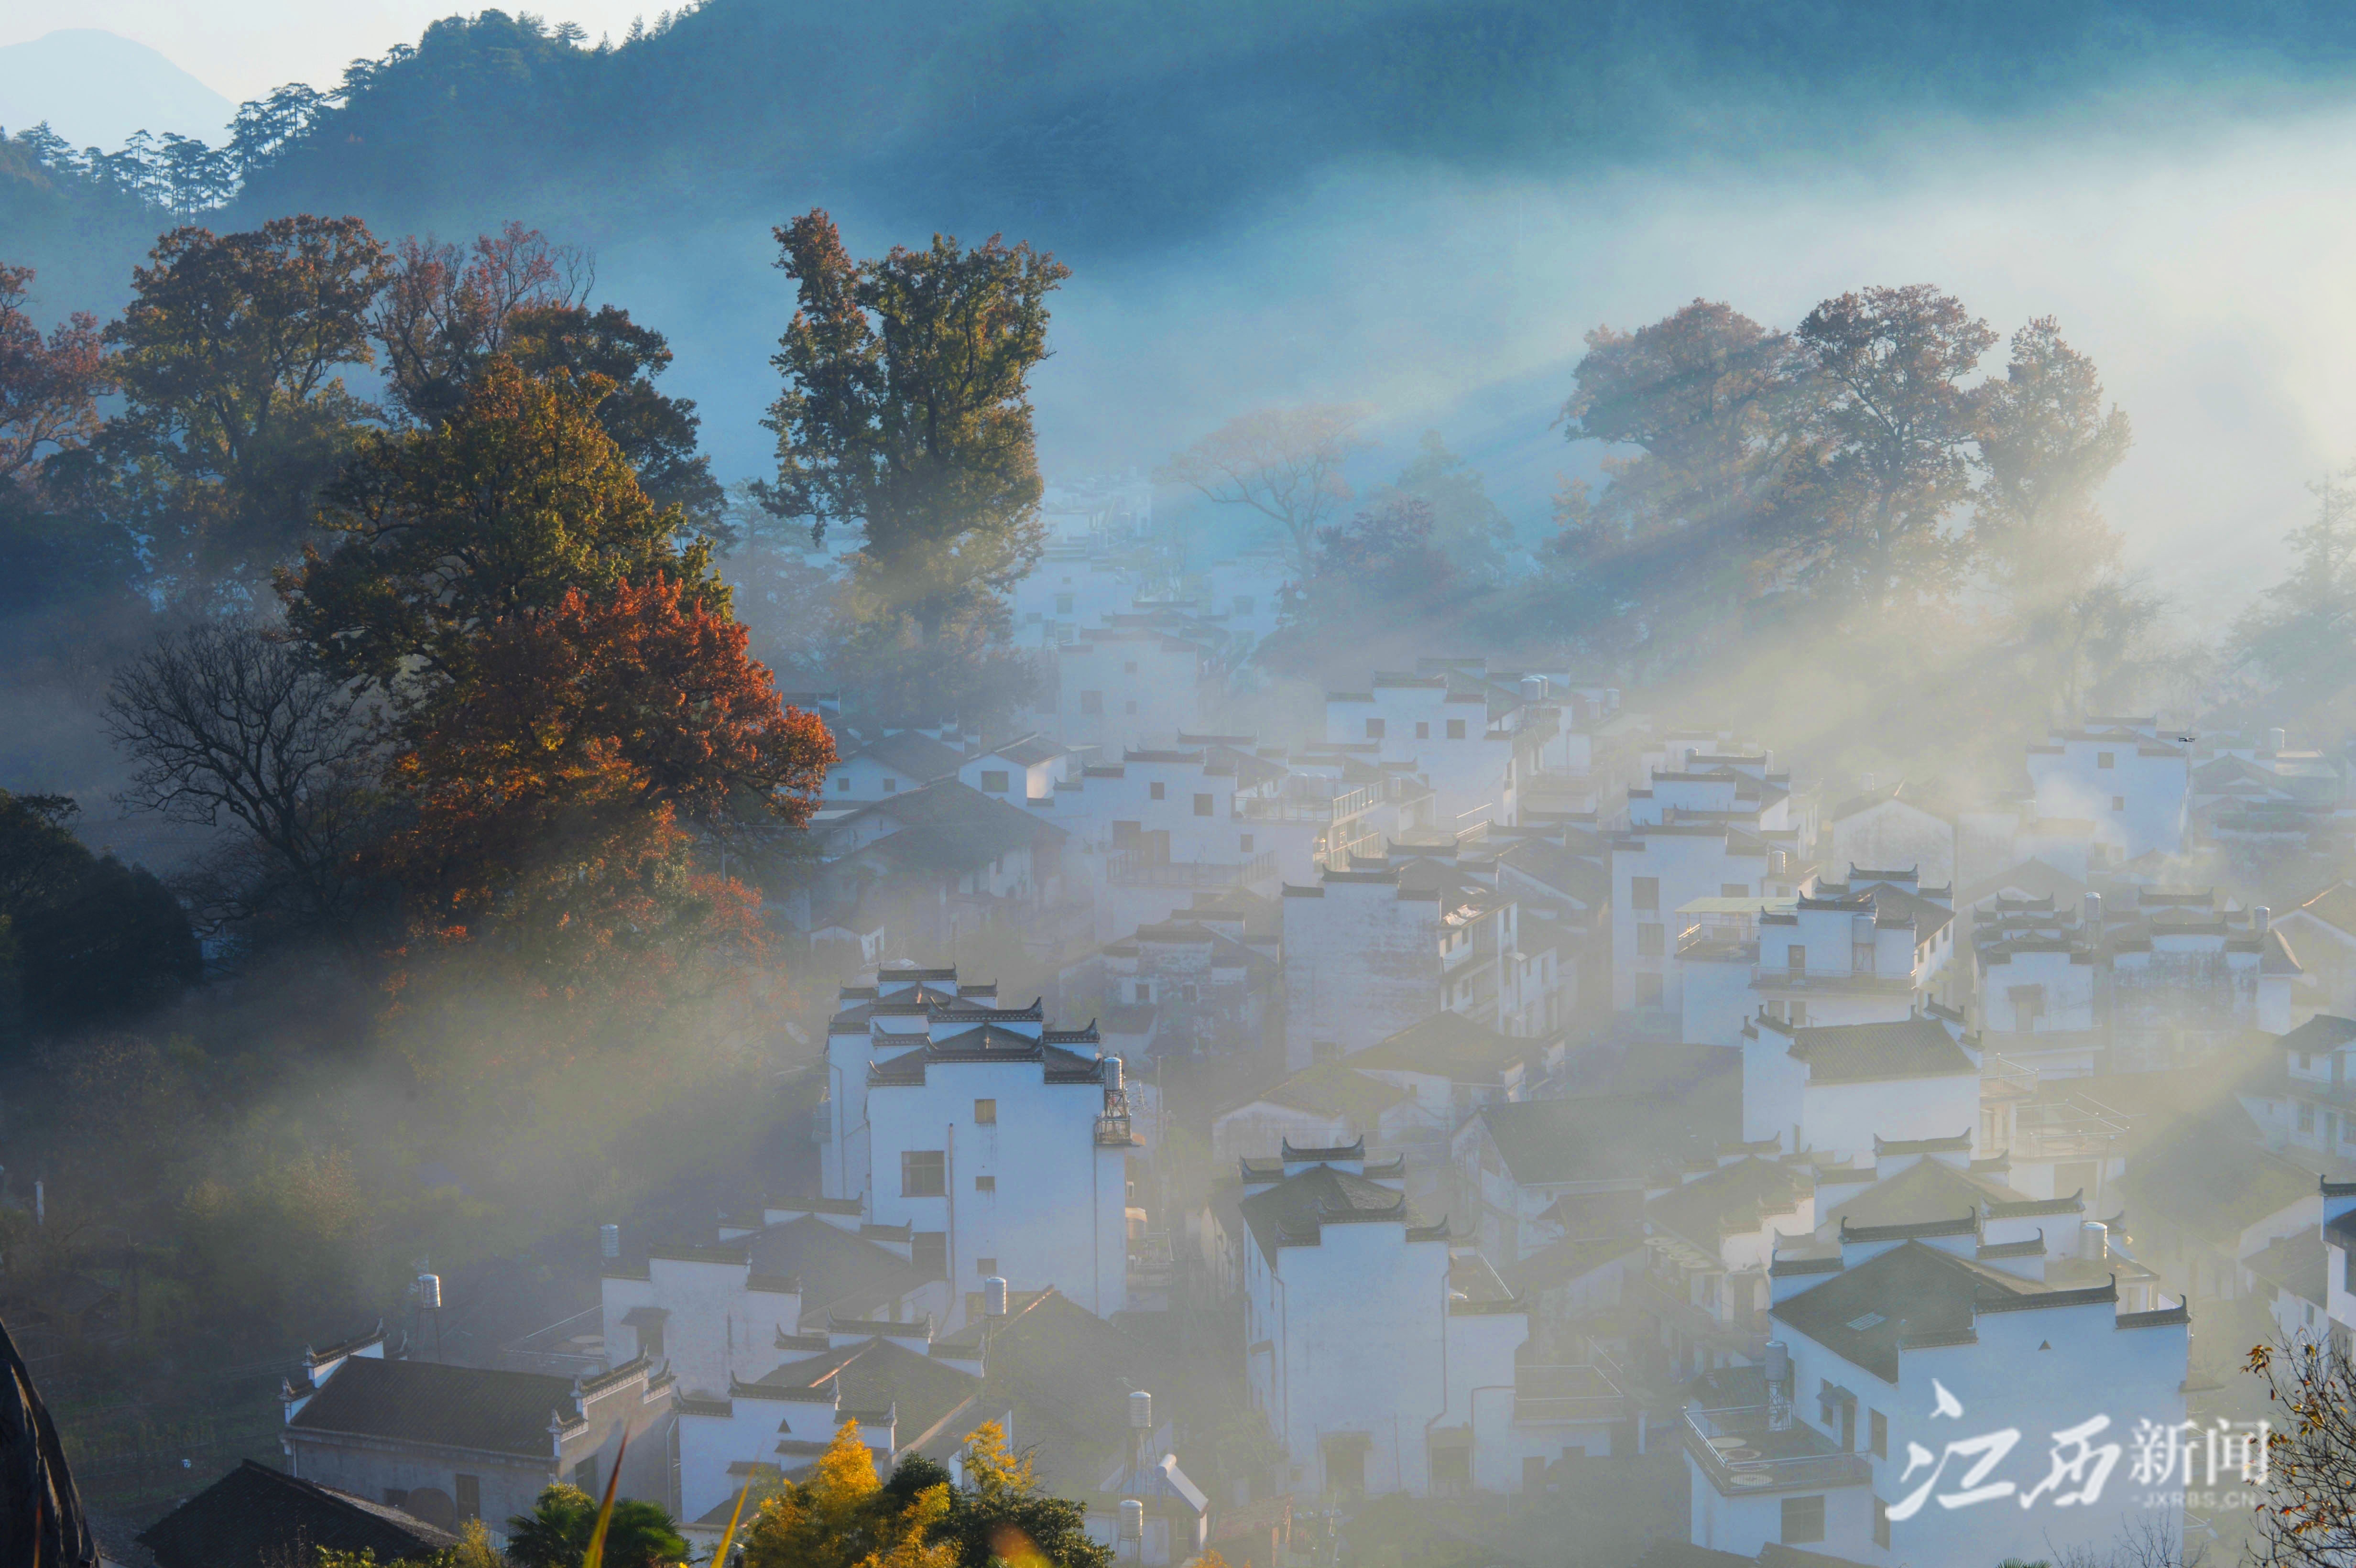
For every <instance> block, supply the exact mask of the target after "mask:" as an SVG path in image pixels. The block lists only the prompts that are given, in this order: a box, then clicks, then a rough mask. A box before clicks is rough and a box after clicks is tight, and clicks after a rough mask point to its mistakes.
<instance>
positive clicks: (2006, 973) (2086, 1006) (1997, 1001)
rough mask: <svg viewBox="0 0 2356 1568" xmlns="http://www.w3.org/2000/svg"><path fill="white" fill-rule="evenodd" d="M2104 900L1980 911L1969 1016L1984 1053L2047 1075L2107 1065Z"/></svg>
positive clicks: (2001, 900)
mask: <svg viewBox="0 0 2356 1568" xmlns="http://www.w3.org/2000/svg"><path fill="white" fill-rule="evenodd" d="M2101 936H2102V901H2101V899H2100V897H2099V896H2098V895H2094V894H2089V895H2087V898H2086V901H2085V904H2084V907H2083V910H2063V909H2057V908H2056V907H2055V905H2054V900H2053V899H2052V898H2051V897H2050V896H2049V897H2044V898H2034V899H2029V898H2013V897H2008V896H2006V895H2003V894H1998V895H1997V896H1995V897H1992V898H1988V899H1986V900H1983V901H1981V902H1980V903H1978V904H1977V905H1976V906H1974V908H1973V910H1972V963H1973V967H1974V971H1975V973H1976V976H1977V983H1976V987H1975V997H1974V1001H1973V1003H1972V1007H1971V1008H1970V1012H1969V1017H1970V1018H1971V1019H1972V1021H1973V1022H1974V1023H1975V1024H1976V1026H1977V1027H1978V1029H1980V1031H1981V1040H1982V1045H1983V1048H1984V1049H1986V1050H1987V1051H1993V1052H1995V1053H1997V1054H1998V1055H2000V1056H2002V1057H2004V1058H2005V1060H2007V1061H2012V1062H2017V1063H2019V1065H2021V1066H2023V1067H2027V1068H2032V1069H2034V1070H2036V1071H2037V1072H2040V1073H2047V1074H2056V1075H2062V1076H2077V1075H2083V1074H2084V1073H2089V1072H2094V1071H2095V1069H2096V1068H2097V1066H2099V1065H2101V1064H2103V1063H2104V1061H2106V1060H2107V1055H2106V1051H2105V1048H2106V1047H2107V1045H2108V1044H2109V1040H2108V1037H2107V1034H2106V1032H2105V1030H2104V1022H2105V1021H2106V1015H2105V1013H2104V1008H2103V1006H2102V997H2101V980H2102V968H2101V964H2100V961H2099V960H2100V955H2099V953H2098V951H2097V944H2098V943H2099V942H2100V940H2101Z"/></svg>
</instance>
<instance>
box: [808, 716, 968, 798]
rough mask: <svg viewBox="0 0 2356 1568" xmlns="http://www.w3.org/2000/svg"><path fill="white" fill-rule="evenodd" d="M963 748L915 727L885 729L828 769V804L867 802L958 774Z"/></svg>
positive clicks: (824, 791) (822, 793) (822, 791)
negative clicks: (875, 738) (883, 732)
mask: <svg viewBox="0 0 2356 1568" xmlns="http://www.w3.org/2000/svg"><path fill="white" fill-rule="evenodd" d="M964 762H965V753H964V752H960V751H959V750H958V749H957V748H956V747H955V746H951V745H948V744H946V743H945V742H943V741H937V740H935V739H934V738H933V737H932V736H930V735H924V734H919V733H917V732H916V731H914V730H903V731H898V732H897V733H894V734H890V735H885V736H883V737H882V738H880V739H878V740H875V741H870V742H869V743H868V744H866V745H864V746H862V747H860V748H859V749H858V750H857V751H855V752H851V754H850V755H849V756H846V757H844V758H842V759H841V761H839V762H837V763H835V764H834V765H833V766H832V767H830V768H828V769H827V770H826V783H825V784H824V785H822V786H821V787H820V790H819V795H820V797H821V798H820V804H821V805H822V806H825V807H833V806H837V805H867V804H869V803H871V802H873V801H879V800H884V799H888V798H889V797H891V796H893V795H898V794H899V793H900V792H901V791H903V790H911V789H922V788H923V787H924V786H925V785H926V784H933V783H936V782H937V781H939V780H941V779H946V778H953V777H955V776H957V773H958V769H959V767H961V766H962V765H963V763H964Z"/></svg>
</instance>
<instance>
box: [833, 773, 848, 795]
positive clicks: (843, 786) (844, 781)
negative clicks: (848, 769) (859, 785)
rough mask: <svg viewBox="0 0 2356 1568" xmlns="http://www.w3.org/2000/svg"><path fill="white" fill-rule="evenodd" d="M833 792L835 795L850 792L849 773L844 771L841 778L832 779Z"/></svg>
mask: <svg viewBox="0 0 2356 1568" xmlns="http://www.w3.org/2000/svg"><path fill="white" fill-rule="evenodd" d="M834 793H835V794H837V795H849V794H850V793H851V775H850V774H849V773H845V774H843V775H842V776H841V778H838V779H836V780H835V781H834Z"/></svg>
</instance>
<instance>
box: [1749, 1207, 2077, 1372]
mask: <svg viewBox="0 0 2356 1568" xmlns="http://www.w3.org/2000/svg"><path fill="white" fill-rule="evenodd" d="M2116 1298H2117V1292H2116V1291H2115V1290H2114V1289H2112V1288H2111V1287H2110V1286H2108V1285H2104V1286H2101V1287H2099V1288H2098V1289H2096V1290H2093V1291H2077V1290H2070V1291H2060V1290H2051V1289H2048V1288H2047V1287H2046V1285H2044V1284H2043V1283H2042V1282H2041V1281H2038V1280H2030V1279H2024V1278H2021V1277H2020V1276H2019V1275H2009V1274H2006V1273H2005V1272H2004V1271H2003V1270H2001V1269H1996V1268H1990V1267H1988V1266H1987V1265H1985V1264H1980V1263H1977V1262H1975V1261H1973V1260H1970V1259H1966V1258H1960V1257H1957V1256H1955V1255H1954V1253H1948V1252H1945V1251H1943V1250H1941V1249H1940V1248H1937V1247H1933V1246H1930V1245H1927V1244H1926V1243H1922V1242H1914V1241H1910V1242H1903V1243H1900V1244H1899V1245H1897V1246H1895V1247H1892V1248H1891V1249H1890V1251H1888V1252H1886V1253H1881V1254H1880V1255H1879V1256H1878V1257H1875V1258H1872V1259H1870V1260H1869V1261H1867V1262H1865V1263H1862V1264H1858V1265H1857V1266H1856V1267H1854V1268H1849V1269H1845V1270H1843V1271H1842V1272H1841V1273H1839V1274H1837V1275H1834V1276H1833V1277H1832V1278H1830V1279H1827V1280H1826V1281H1825V1283H1824V1284H1822V1285H1816V1286H1815V1287H1814V1288H1812V1289H1809V1290H1805V1291H1803V1292H1801V1293H1800V1294H1799V1295H1797V1296H1789V1297H1787V1298H1785V1299H1784V1300H1783V1301H1782V1302H1780V1303H1778V1304H1777V1305H1776V1306H1775V1307H1772V1308H1771V1309H1770V1313H1771V1316H1772V1317H1775V1318H1776V1319H1778V1320H1780V1321H1782V1322H1783V1323H1787V1324H1789V1325H1790V1326H1791V1327H1792V1328H1794V1329H1795V1330H1797V1331H1798V1332H1800V1333H1803V1334H1805V1335H1806V1336H1807V1337H1808V1338H1809V1339H1814V1340H1815V1342H1816V1343H1817V1344H1819V1345H1822V1346H1824V1347H1825V1348H1826V1349H1828V1350H1830V1351H1832V1352H1833V1353H1834V1354H1835V1355H1837V1356H1839V1357H1842V1358H1843V1359H1845V1360H1850V1361H1853V1362H1855V1363H1856V1364H1857V1365H1858V1366H1860V1367H1863V1368H1865V1369H1866V1370H1867V1371H1869V1372H1871V1373H1873V1374H1874V1375H1875V1376H1876V1377H1879V1378H1881V1379H1883V1380H1884V1381H1889V1382H1893V1383H1894V1382H1896V1381H1898V1352H1899V1349H1900V1347H1901V1343H1913V1342H1916V1341H1921V1340H1928V1339H1947V1342H1956V1341H1955V1340H1954V1339H1952V1338H1950V1337H1954V1336H1962V1335H1968V1334H1970V1333H1971V1332H1972V1331H1973V1328H1972V1325H1973V1321H1974V1319H1975V1317H1976V1315H1977V1314H1979V1313H1981V1312H2000V1311H2012V1310H2019V1309H2021V1308H2024V1307H2065V1306H2075V1305H2080V1304H2083V1303H2086V1302H2092V1301H2095V1300H2101V1299H2110V1300H2115V1299H2116ZM1901 1336H1902V1337H1903V1338H1902V1339H1901Z"/></svg>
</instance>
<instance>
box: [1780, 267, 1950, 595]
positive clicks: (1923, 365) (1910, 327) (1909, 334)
mask: <svg viewBox="0 0 2356 1568" xmlns="http://www.w3.org/2000/svg"><path fill="white" fill-rule="evenodd" d="M1797 336H1798V338H1799V342H1800V345H1801V347H1804V349H1805V350H1806V351H1807V353H1808V356H1809V357H1810V361H1811V367H1810V368H1811V369H1812V370H1813V372H1814V374H1815V375H1816V376H1819V377H1821V378H1822V379H1823V380H1824V382H1825V391H1826V398H1825V400H1824V401H1823V403H1822V404H1821V406H1820V407H1819V408H1818V410H1817V411H1816V415H1815V423H1814V429H1813V431H1812V432H1811V450H1810V452H1809V454H1808V455H1809V462H1808V463H1807V464H1805V465H1804V467H1803V468H1799V469H1797V470H1795V471H1794V475H1793V476H1792V477H1791V479H1790V480H1789V481H1788V484H1787V489H1786V492H1785V494H1784V495H1783V497H1782V503H1781V504H1782V506H1783V508H1784V512H1785V515H1786V516H1787V517H1792V518H1794V519H1795V523H1796V526H1798V527H1800V528H1803V529H1804V532H1805V533H1806V535H1807V536H1808V537H1807V539H1806V541H1805V547H1806V550H1807V556H1806V561H1805V567H1804V573H1805V576H1806V578H1807V580H1808V581H1810V582H1811V583H1813V584H1814V585H1815V587H1816V588H1817V589H1818V590H1819V591H1820V592H1824V593H1826V595H1828V596H1829V597H1830V598H1831V599H1832V600H1833V601H1834V602H1835V603H1840V604H1843V605H1847V606H1852V607H1857V608H1862V609H1865V610H1868V611H1879V610H1881V609H1884V608H1887V607H1889V606H1890V605H1893V604H1896V603H1901V602H1903V601H1906V600H1908V599H1910V598H1916V597H1924V598H1933V599H1938V598H1944V597H1945V596H1946V595H1947V594H1949V593H1950V592H1953V591H1954V589H1955V588H1956V587H1957V586H1958V585H1959V584H1960V582H1961V581H1962V578H1963V572H1964V567H1965V560H1966V556H1967V552H1966V549H1965V542H1964V541H1963V540H1962V539H1959V538H1958V537H1957V535H1956V534H1955V533H1954V529H1953V528H1952V527H1951V526H1950V525H1951V524H1952V522H1953V519H1954V514H1955V511H1956V509H1957V508H1958V507H1960V506H1962V505H1963V503H1964V502H1965V499H1966V498H1967V497H1968V496H1970V494H1971V482H1972V451H1971V443H1972V438H1973V435H1974V433H1975V432H1974V419H1975V412H1976V411H1975V407H1974V399H1973V396H1972V394H1971V393H1970V392H1969V391H1968V390H1967V389H1965V388H1964V387H1963V386H1962V385H1961V380H1962V378H1964V377H1965V376H1967V375H1969V374H1970V373H1971V372H1972V371H1973V369H1974V368H1976V367H1977V366H1978V364H1979V361H1980V357H1981V356H1982V355H1983V354H1986V353H1987V350H1988V349H1989V347H1992V346H1993V345H1994V344H1995V342H1996V334H1995V333H1994V332H1992V331H1990V330H1989V329H1988V325H1987V323H1986V322H1984V321H1981V320H1980V319H1978V318H1977V317H1976V316H1974V315H1971V313H1970V312H1968V311H1966V310H1965V308H1964V305H1963V302H1962V301H1960V300H1957V299H1956V298H1954V296H1953V295H1951V294H1943V293H1940V292H1939V291H1938V290H1937V289H1935V288H1933V286H1931V285H1930V284H1928V283H1911V284H1908V285H1906V286H1905V287H1903V288H1869V289H1862V290H1858V291H1857V292H1855V293H1845V294H1842V295H1840V296H1839V297H1838V298H1837V299H1829V300H1826V301H1825V302H1824V303H1823V304H1819V305H1817V306H1816V308H1815V309H1814V310H1812V311H1810V312H1809V313H1808V315H1807V319H1805V320H1804V321H1803V322H1801V323H1800V328H1799V332H1798V334H1797Z"/></svg>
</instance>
